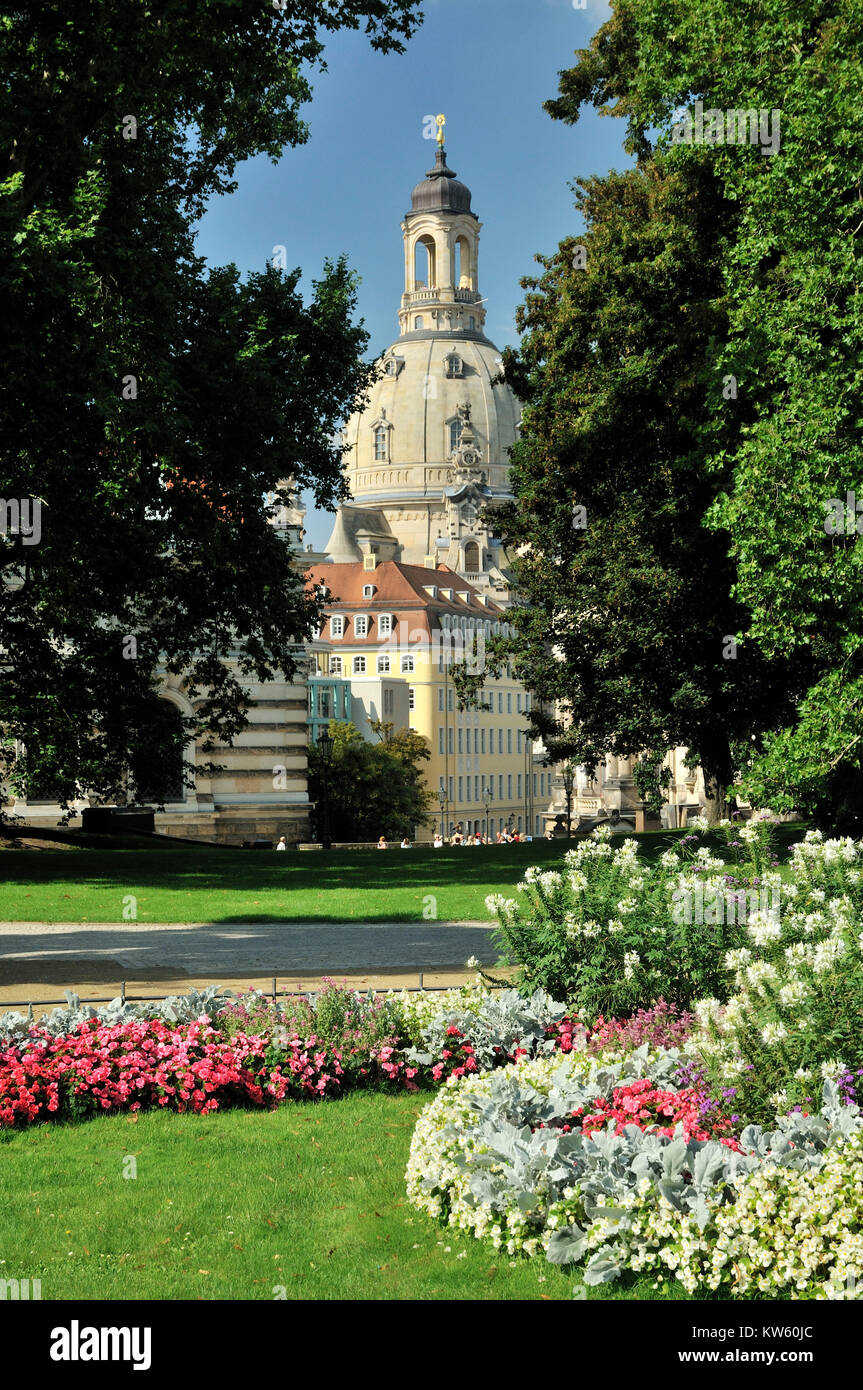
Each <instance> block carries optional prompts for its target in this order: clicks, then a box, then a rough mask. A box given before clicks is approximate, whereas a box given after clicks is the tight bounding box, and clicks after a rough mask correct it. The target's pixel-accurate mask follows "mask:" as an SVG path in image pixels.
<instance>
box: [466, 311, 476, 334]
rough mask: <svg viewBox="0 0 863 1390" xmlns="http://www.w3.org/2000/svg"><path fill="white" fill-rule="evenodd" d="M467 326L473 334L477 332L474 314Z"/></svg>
mask: <svg viewBox="0 0 863 1390" xmlns="http://www.w3.org/2000/svg"><path fill="white" fill-rule="evenodd" d="M467 326H468V328H469V329H470V331H471V332H472V333H475V332H476V319H475V318H474V316H473V314H471V315H470V318H469V319H468V321H467Z"/></svg>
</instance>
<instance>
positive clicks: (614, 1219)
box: [407, 1046, 863, 1297]
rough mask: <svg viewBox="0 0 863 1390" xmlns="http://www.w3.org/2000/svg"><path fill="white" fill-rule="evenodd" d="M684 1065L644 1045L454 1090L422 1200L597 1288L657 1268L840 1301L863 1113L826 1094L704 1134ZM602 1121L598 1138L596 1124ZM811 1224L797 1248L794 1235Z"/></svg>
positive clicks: (695, 1280) (861, 1195)
mask: <svg viewBox="0 0 863 1390" xmlns="http://www.w3.org/2000/svg"><path fill="white" fill-rule="evenodd" d="M680 1063H681V1058H680V1055H679V1054H678V1053H677V1052H674V1051H664V1050H659V1051H653V1052H651V1050H650V1049H649V1048H648V1047H647V1046H643V1047H642V1048H640V1049H638V1050H637V1052H635V1053H633V1054H631V1055H630V1056H629V1057H628V1058H626V1059H624V1060H618V1061H615V1062H608V1061H607V1060H602V1059H599V1060H597V1059H591V1058H590V1057H589V1056H588V1055H587V1054H585V1053H575V1054H570V1055H569V1056H567V1057H565V1058H563V1059H561V1058H560V1057H548V1058H539V1059H536V1060H533V1061H523V1062H521V1063H518V1064H515V1065H512V1066H509V1067H507V1068H505V1069H503V1070H501V1071H496V1072H492V1073H487V1074H486V1075H483V1076H479V1077H468V1078H462V1079H450V1080H449V1081H448V1082H447V1083H446V1085H445V1086H444V1087H443V1088H442V1090H441V1091H440V1093H439V1094H438V1096H437V1097H436V1098H435V1099H434V1100H433V1101H432V1102H431V1103H430V1104H429V1105H428V1106H427V1107H426V1109H425V1111H424V1112H423V1114H422V1115H421V1117H420V1119H419V1122H418V1124H417V1127H416V1131H415V1134H414V1139H413V1143H412V1146H411V1155H410V1159H409V1162H408V1168H407V1190H408V1196H409V1199H410V1201H411V1202H412V1203H413V1205H414V1206H416V1207H418V1208H419V1209H420V1210H422V1211H425V1212H426V1213H428V1214H429V1215H430V1216H432V1217H434V1218H436V1219H438V1220H444V1221H446V1222H447V1224H448V1225H449V1226H451V1227H454V1228H456V1229H461V1230H463V1231H466V1232H469V1233H471V1234H473V1235H474V1236H476V1237H481V1238H487V1239H489V1240H490V1241H491V1243H492V1245H493V1246H494V1247H495V1248H497V1249H501V1250H505V1251H506V1252H507V1253H508V1254H511V1255H513V1254H516V1253H519V1252H521V1253H524V1254H526V1255H528V1256H535V1255H541V1256H545V1257H546V1258H547V1259H549V1260H551V1261H552V1262H554V1263H560V1264H568V1263H584V1265H585V1268H584V1272H583V1278H584V1280H585V1282H586V1283H588V1284H599V1283H602V1282H605V1281H607V1280H610V1279H614V1278H617V1277H618V1276H619V1275H620V1274H621V1273H622V1272H623V1271H624V1270H627V1269H631V1270H637V1269H653V1270H655V1271H656V1272H657V1277H658V1278H664V1277H666V1276H667V1275H668V1274H669V1273H671V1274H676V1275H677V1276H678V1277H679V1278H680V1279H681V1281H682V1282H683V1284H684V1287H685V1288H687V1289H688V1290H689V1291H690V1292H694V1291H695V1290H696V1289H697V1288H698V1287H700V1286H702V1285H704V1284H706V1285H707V1286H708V1287H709V1288H711V1289H718V1288H719V1287H720V1286H721V1285H728V1286H730V1287H733V1288H734V1290H735V1291H736V1292H747V1291H749V1290H750V1289H754V1290H759V1291H760V1290H764V1289H767V1288H770V1289H771V1290H772V1291H773V1292H774V1293H778V1292H780V1291H784V1293H785V1294H786V1296H789V1297H799V1296H801V1294H802V1295H804V1296H814V1295H816V1294H818V1293H820V1294H822V1295H824V1296H827V1295H826V1294H825V1288H826V1286H827V1285H828V1284H829V1285H830V1288H831V1289H832V1288H833V1287H834V1285H835V1283H836V1281H837V1280H839V1281H840V1282H841V1280H842V1279H843V1278H844V1277H845V1272H846V1271H847V1268H848V1267H849V1262H850V1261H851V1260H852V1259H853V1258H856V1256H857V1254H863V1246H861V1237H860V1235H859V1221H860V1216H861V1215H863V1191H861V1184H860V1181H859V1171H860V1156H861V1144H863V1141H861V1133H863V1131H861V1118H860V1114H859V1111H858V1109H857V1107H856V1106H848V1105H844V1104H843V1103H842V1097H841V1096H840V1094H839V1091H838V1088H837V1087H836V1086H835V1084H833V1083H826V1084H825V1088H824V1098H823V1112H822V1114H821V1115H818V1116H814V1115H809V1116H803V1115H802V1114H795V1115H791V1116H782V1117H780V1118H779V1119H778V1120H777V1121H776V1127H775V1128H774V1129H772V1130H768V1131H765V1130H762V1129H761V1128H760V1127H759V1126H757V1125H747V1126H746V1127H745V1128H744V1129H743V1130H742V1132H741V1133H740V1134H739V1136H738V1139H737V1141H736V1142H729V1141H728V1140H727V1138H720V1140H719V1141H718V1142H717V1140H716V1139H712V1138H706V1139H704V1138H698V1137H696V1136H697V1134H698V1133H699V1129H698V1122H697V1120H696V1119H695V1118H694V1112H693V1110H692V1108H691V1102H692V1097H691V1096H688V1095H687V1094H686V1093H685V1092H683V1093H681V1092H680V1090H679V1089H678V1088H677V1085H676V1077H677V1076H678V1075H679V1067H680ZM639 1096H650V1097H651V1100H652V1102H653V1103H652V1105H651V1106H639V1110H638V1111H636V1112H635V1113H633V1115H632V1118H633V1120H634V1123H629V1124H622V1123H620V1119H621V1118H623V1116H622V1115H621V1116H620V1117H617V1116H615V1115H614V1113H613V1112H614V1110H615V1108H616V1107H617V1106H618V1103H619V1100H620V1098H621V1097H632V1098H633V1099H634V1098H635V1097H639ZM672 1096H673V1097H675V1099H673V1100H672V1099H671V1097H672ZM686 1106H689V1112H688V1120H689V1125H688V1126H687V1124H686V1123H685V1122H684V1120H683V1119H681V1120H680V1122H679V1123H678V1124H677V1125H676V1127H675V1129H674V1131H673V1133H672V1134H670V1135H669V1134H668V1132H667V1131H668V1128H669V1126H668V1125H667V1124H665V1123H662V1121H663V1120H665V1119H666V1118H673V1117H674V1115H675V1113H678V1114H679V1110H680V1108H681V1107H686ZM664 1109H671V1110H672V1115H671V1116H666V1115H665V1114H663V1113H662V1112H663V1110H664ZM641 1110H644V1111H646V1112H647V1113H645V1114H641V1113H639V1112H640V1111H641ZM602 1115H608V1116H609V1119H608V1121H607V1123H606V1125H605V1128H603V1129H599V1128H597V1127H596V1126H595V1125H594V1124H593V1123H592V1117H597V1118H598V1117H600V1116H602ZM573 1120H575V1123H574V1124H573V1123H572V1122H573ZM585 1120H587V1123H585ZM722 1124H723V1122H720V1124H719V1128H722ZM687 1128H688V1132H687ZM701 1132H702V1133H703V1132H704V1131H701ZM768 1192H769V1193H774V1194H775V1195H774V1199H773V1210H774V1211H777V1210H778V1214H777V1215H776V1217H775V1222H774V1225H773V1226H771V1220H772V1219H773V1218H772V1217H771V1215H770V1212H769V1211H768V1208H767V1207H765V1204H764V1196H763V1194H764V1193H768ZM786 1197H787V1199H788V1202H789V1203H790V1206H788V1209H786V1210H782V1209H781V1208H782V1203H783V1202H784V1201H785V1199H786ZM792 1199H793V1200H792ZM843 1202H844V1203H846V1204H847V1206H846V1207H843V1205H842V1204H843ZM807 1203H808V1206H807ZM753 1211H754V1212H755V1213H756V1214H757V1217H758V1219H757V1221H756V1222H755V1223H754V1224H753V1221H752V1217H751V1213H752V1212H753ZM804 1214H805V1227H806V1230H805V1239H804V1240H803V1242H802V1245H801V1249H800V1250H799V1251H797V1252H794V1251H791V1250H789V1249H788V1248H787V1247H788V1244H789V1232H790V1231H791V1230H793V1228H794V1227H793V1223H794V1222H795V1221H800V1220H803V1219H804ZM825 1216H826V1218H827V1219H826V1220H824V1219H822V1218H823V1217H825ZM789 1223H790V1224H789ZM771 1232H772V1234H771ZM795 1239H796V1237H795ZM729 1250H733V1251H734V1252H735V1253H736V1254H737V1255H739V1259H737V1260H735V1259H731V1258H730V1257H729V1256H728V1253H727V1252H728V1251H729ZM741 1262H742V1263H741ZM831 1296H832V1295H831Z"/></svg>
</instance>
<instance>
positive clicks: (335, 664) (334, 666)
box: [330, 656, 342, 676]
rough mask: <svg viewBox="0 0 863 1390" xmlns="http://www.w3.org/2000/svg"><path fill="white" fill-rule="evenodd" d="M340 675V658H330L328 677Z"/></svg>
mask: <svg viewBox="0 0 863 1390" xmlns="http://www.w3.org/2000/svg"><path fill="white" fill-rule="evenodd" d="M341 674H342V658H341V657H340V656H331V657H330V675H331V676H340V675H341Z"/></svg>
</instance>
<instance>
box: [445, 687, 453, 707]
mask: <svg viewBox="0 0 863 1390" xmlns="http://www.w3.org/2000/svg"><path fill="white" fill-rule="evenodd" d="M446 707H447V709H448V710H449V711H450V712H452V691H451V690H448V691H447V693H446Z"/></svg>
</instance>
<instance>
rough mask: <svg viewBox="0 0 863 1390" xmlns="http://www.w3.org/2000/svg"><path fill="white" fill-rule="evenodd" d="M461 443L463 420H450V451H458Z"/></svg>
mask: <svg viewBox="0 0 863 1390" xmlns="http://www.w3.org/2000/svg"><path fill="white" fill-rule="evenodd" d="M460 443H461V420H450V422H449V449H450V453H452V451H453V449H457V448H458V446H459V444H460Z"/></svg>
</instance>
